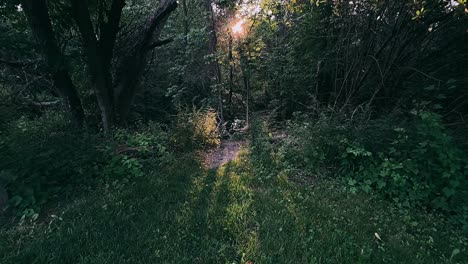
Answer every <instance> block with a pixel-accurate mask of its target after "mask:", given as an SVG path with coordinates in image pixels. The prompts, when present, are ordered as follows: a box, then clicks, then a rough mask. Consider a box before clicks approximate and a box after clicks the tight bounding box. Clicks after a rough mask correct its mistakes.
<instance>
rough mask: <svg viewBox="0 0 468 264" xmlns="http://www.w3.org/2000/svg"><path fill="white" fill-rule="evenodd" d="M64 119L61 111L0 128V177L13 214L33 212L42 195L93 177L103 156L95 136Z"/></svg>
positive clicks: (68, 189)
mask: <svg viewBox="0 0 468 264" xmlns="http://www.w3.org/2000/svg"><path fill="white" fill-rule="evenodd" d="M66 124H67V122H65V119H64V117H63V116H62V115H59V114H55V113H47V114H45V115H44V116H42V117H40V118H37V119H33V120H30V119H27V118H24V117H22V118H19V119H18V120H16V121H14V122H11V123H9V124H8V126H7V127H6V128H5V129H3V130H2V131H0V150H1V151H0V168H1V169H0V171H1V172H0V175H1V176H0V178H2V179H1V181H3V182H4V185H6V187H7V190H8V192H9V193H10V197H11V199H10V205H11V206H13V207H15V208H16V209H17V211H18V213H19V214H22V215H26V216H36V217H37V211H38V210H39V208H40V206H41V205H42V204H44V203H45V202H46V201H47V200H49V199H50V198H52V197H55V196H57V195H58V194H59V193H65V194H70V192H71V190H72V186H73V185H76V184H81V183H83V182H86V181H88V180H89V179H90V178H93V177H96V176H97V175H96V174H97V171H96V170H95V169H94V166H95V165H96V164H98V163H99V161H102V160H103V159H104V157H103V153H101V152H100V151H98V149H97V148H96V145H97V138H96V137H95V136H92V135H88V134H81V133H76V132H75V131H73V130H71V129H70V128H69V127H67V125H66Z"/></svg>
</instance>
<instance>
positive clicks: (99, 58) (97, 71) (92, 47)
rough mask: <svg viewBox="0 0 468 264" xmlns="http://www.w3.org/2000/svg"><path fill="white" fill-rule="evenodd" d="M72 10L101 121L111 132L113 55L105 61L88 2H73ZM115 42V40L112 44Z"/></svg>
mask: <svg viewBox="0 0 468 264" xmlns="http://www.w3.org/2000/svg"><path fill="white" fill-rule="evenodd" d="M71 3H72V10H73V15H74V18H75V21H76V23H77V25H78V28H79V30H80V33H81V38H82V41H83V51H84V53H85V55H86V58H87V66H88V68H89V73H90V75H91V82H92V83H93V85H94V90H95V92H96V97H97V101H98V105H99V109H100V110H101V119H102V124H103V128H104V132H106V133H107V132H109V131H110V129H111V128H112V125H113V120H114V106H113V101H112V98H113V96H112V80H111V75H110V69H109V67H106V65H105V64H106V63H108V64H109V65H110V61H111V58H112V53H111V54H110V57H108V55H107V57H106V61H104V56H106V53H104V52H103V51H102V50H101V49H100V47H99V42H98V40H97V39H96V33H95V32H94V28H93V24H92V22H91V16H90V14H89V10H88V3H87V1H86V0H71ZM114 42H115V39H114V40H113V41H112V43H114Z"/></svg>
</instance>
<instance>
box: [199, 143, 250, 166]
mask: <svg viewBox="0 0 468 264" xmlns="http://www.w3.org/2000/svg"><path fill="white" fill-rule="evenodd" d="M246 145H247V142H246V141H231V140H228V141H223V142H222V143H221V145H220V146H219V147H218V148H215V149H211V150H209V151H207V152H205V153H203V154H202V158H203V164H204V165H205V167H207V168H208V169H214V168H218V167H219V166H221V165H223V164H225V163H227V162H229V161H231V160H233V159H234V158H235V157H236V155H237V153H239V150H240V149H241V148H242V147H243V146H246Z"/></svg>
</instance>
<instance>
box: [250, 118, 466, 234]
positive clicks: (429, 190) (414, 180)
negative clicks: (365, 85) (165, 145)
mask: <svg viewBox="0 0 468 264" xmlns="http://www.w3.org/2000/svg"><path fill="white" fill-rule="evenodd" d="M253 132H254V133H257V134H258V133H259V132H258V131H253ZM263 134H264V135H265V132H263ZM288 134H289V136H288V137H287V138H285V139H284V140H282V141H281V142H280V143H279V145H278V147H277V151H275V152H274V151H273V150H272V147H271V146H270V147H269V148H268V147H264V146H262V147H261V148H262V149H264V151H265V149H270V150H269V151H270V152H271V153H272V152H274V153H273V154H272V155H271V156H272V157H273V159H274V160H275V164H276V166H277V167H278V169H279V170H280V171H284V172H288V173H289V174H294V175H297V174H302V175H303V176H304V175H305V176H308V177H318V176H324V175H328V176H331V175H336V176H337V177H340V178H343V179H344V180H345V181H346V183H347V185H348V186H349V189H350V190H351V191H353V192H357V191H364V192H367V193H371V192H372V193H378V194H381V195H383V196H385V197H387V198H389V199H392V200H393V201H395V202H396V203H397V204H399V205H400V206H424V207H426V208H430V209H435V210H439V211H442V212H445V213H446V215H449V216H453V217H451V219H453V220H456V221H458V222H459V223H461V224H463V225H464V226H468V225H467V216H468V214H467V212H468V203H467V200H466V197H468V181H467V175H468V159H467V157H466V154H465V153H464V152H463V151H462V150H460V149H459V148H458V147H457V145H456V143H455V142H454V140H453V139H452V138H451V136H450V135H449V134H448V132H447V131H446V129H445V128H444V125H443V124H442V121H441V117H440V116H438V115H437V114H434V113H432V112H428V111H414V112H413V113H412V115H411V117H410V118H407V119H406V121H401V120H400V121H398V122H396V121H395V120H392V119H390V118H387V119H382V120H374V121H370V122H361V121H353V120H351V119H349V118H346V117H343V118H337V117H335V118H331V117H330V116H328V115H322V116H319V117H315V118H311V117H308V116H305V115H296V119H295V121H293V122H290V124H289V129H288ZM257 137H258V136H257ZM257 141H258V140H257ZM273 142H274V140H273ZM254 146H261V144H260V143H256V144H254ZM256 156H257V157H261V155H258V153H257V154H256ZM264 156H265V157H266V156H268V155H264ZM262 163H265V162H262Z"/></svg>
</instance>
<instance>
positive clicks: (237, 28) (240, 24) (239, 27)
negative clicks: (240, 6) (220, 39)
mask: <svg viewBox="0 0 468 264" xmlns="http://www.w3.org/2000/svg"><path fill="white" fill-rule="evenodd" d="M244 23H245V20H244V19H241V20H239V21H237V23H236V24H234V26H233V27H232V33H234V34H238V35H240V34H242V33H243V32H244Z"/></svg>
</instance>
